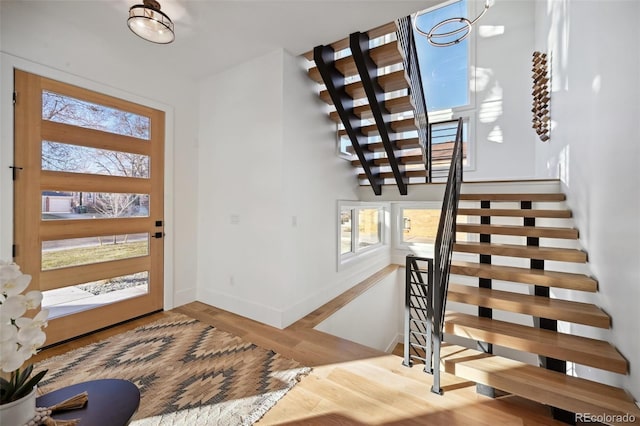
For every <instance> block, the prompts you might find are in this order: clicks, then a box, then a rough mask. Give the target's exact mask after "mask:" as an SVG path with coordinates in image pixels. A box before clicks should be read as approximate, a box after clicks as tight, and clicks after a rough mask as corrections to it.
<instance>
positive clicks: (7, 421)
mask: <svg viewBox="0 0 640 426" xmlns="http://www.w3.org/2000/svg"><path fill="white" fill-rule="evenodd" d="M36 389H37V388H36V387H34V388H33V390H32V391H31V393H29V395H26V396H23V397H22V398H20V399H18V400H16V401H12V402H9V403H7V404H2V405H0V425H2V426H23V425H25V424H27V423H28V422H29V420H31V419H33V416H35V414H36Z"/></svg>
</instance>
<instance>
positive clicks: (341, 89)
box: [304, 17, 640, 424]
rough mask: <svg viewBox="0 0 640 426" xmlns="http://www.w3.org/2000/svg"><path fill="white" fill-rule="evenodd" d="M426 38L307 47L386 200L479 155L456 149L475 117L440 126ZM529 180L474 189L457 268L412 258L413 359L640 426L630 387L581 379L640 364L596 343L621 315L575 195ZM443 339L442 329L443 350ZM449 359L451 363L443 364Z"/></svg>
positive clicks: (392, 32) (464, 205)
mask: <svg viewBox="0 0 640 426" xmlns="http://www.w3.org/2000/svg"><path fill="white" fill-rule="evenodd" d="M412 37H413V33H412V31H411V19H410V17H406V18H403V19H399V20H397V21H396V22H393V23H389V24H386V25H383V26H380V27H378V28H375V29H373V30H371V31H368V32H366V33H360V32H356V33H353V34H351V35H350V36H349V37H348V38H345V39H343V40H340V41H337V42H335V43H333V44H331V45H324V46H317V47H316V48H315V49H314V50H313V51H311V52H308V53H307V54H305V55H304V56H305V57H306V59H307V60H308V61H309V62H308V64H309V66H308V75H309V77H310V78H311V79H312V80H314V81H315V82H317V83H318V94H319V97H320V99H322V101H324V102H325V103H326V104H327V105H328V107H327V113H328V117H329V119H330V120H333V121H334V122H335V123H336V137H337V138H346V139H347V140H348V141H349V142H350V145H351V146H350V148H349V152H350V153H351V154H353V155H352V157H353V158H352V159H351V164H352V165H353V166H354V167H356V168H357V172H356V174H357V177H358V180H359V183H360V184H361V185H370V186H371V187H372V189H373V191H374V193H375V194H376V195H380V194H381V190H382V187H383V185H395V186H397V187H398V189H399V192H400V194H401V195H406V194H407V188H408V185H410V184H422V183H431V182H443V181H446V180H447V179H448V175H449V174H450V173H451V170H453V169H454V166H455V164H457V163H458V162H460V169H461V168H462V166H461V165H462V164H463V163H464V161H465V160H466V143H464V141H462V142H460V143H457V142H456V143H454V139H456V141H460V136H457V137H456V136H455V135H456V131H457V129H458V127H457V126H458V125H461V122H458V123H428V119H427V114H426V103H425V100H424V95H422V93H423V90H422V82H421V81H420V72H419V66H418V63H417V55H416V53H415V44H414V42H413V39H412ZM460 134H461V132H458V135H460ZM453 158H457V159H460V160H459V161H458V160H456V161H453ZM440 172H442V173H441V174H440ZM517 185H518V184H517V183H513V186H512V190H511V191H510V192H498V193H493V192H492V193H486V192H485V193H479V192H477V191H475V190H474V187H473V186H466V187H463V190H462V194H459V203H457V204H456V207H455V208H456V209H457V215H458V219H457V222H458V225H457V229H455V232H456V233H457V234H456V235H457V238H456V240H457V241H456V242H455V244H453V246H452V248H453V262H452V263H451V264H450V269H449V266H448V265H449V263H448V262H446V265H447V266H446V267H445V268H443V262H442V260H440V261H438V260H437V259H436V260H435V265H436V266H435V267H433V268H432V269H431V272H429V265H430V263H429V262H432V263H431V265H433V262H434V259H431V260H426V259H423V260H420V261H418V260H416V261H415V262H414V263H413V264H411V262H410V261H409V258H408V261H407V288H408V296H407V309H406V312H407V320H406V324H405V345H404V350H403V351H402V352H403V353H404V355H405V364H411V363H413V362H415V361H418V362H420V361H421V362H425V361H426V362H427V366H425V369H426V370H429V371H430V372H431V373H432V374H434V380H433V383H434V387H433V388H432V390H433V391H434V392H438V393H439V392H440V391H441V390H442V389H441V388H440V385H439V376H438V375H436V374H435V372H436V371H440V370H443V371H446V372H448V373H451V374H454V375H456V376H459V377H461V378H464V379H466V380H470V381H473V382H476V383H477V384H478V390H479V392H481V393H485V394H488V395H491V394H492V393H493V392H494V390H500V391H503V392H507V393H511V394H515V395H519V396H522V397H524V398H527V399H530V400H533V401H537V402H540V403H543V404H547V405H549V406H550V407H552V409H553V411H554V416H555V417H556V418H559V419H564V420H567V421H569V422H572V421H573V420H574V419H575V416H574V413H596V414H598V415H605V416H609V417H605V418H604V419H603V420H604V423H607V424H629V422H628V421H629V419H630V417H629V416H631V419H633V420H634V421H635V423H637V424H640V409H639V408H638V407H637V406H636V403H635V402H634V400H633V398H632V397H631V396H630V395H629V394H627V392H625V390H623V389H621V388H617V387H614V386H610V385H607V384H604V383H598V382H595V381H591V380H585V379H582V378H578V377H574V376H573V375H572V374H571V373H572V371H575V370H576V369H578V370H579V369H581V368H582V367H585V368H593V369H598V370H600V372H604V373H603V374H604V376H606V377H608V381H609V382H611V383H615V382H619V380H617V379H619V377H617V376H618V375H626V374H628V372H629V364H628V362H627V360H626V359H625V357H624V356H623V355H622V354H621V353H620V352H619V351H618V350H617V349H616V348H615V347H614V346H613V345H611V344H610V343H608V342H607V341H606V340H600V339H596V338H593V337H589V336H596V335H598V336H602V335H606V334H607V332H606V330H608V329H609V328H610V327H611V326H612V322H611V318H610V317H609V315H607V313H605V312H604V311H603V310H601V309H600V308H599V307H598V306H597V304H596V303H594V301H597V291H598V283H597V281H596V280H595V279H594V278H593V277H591V276H590V271H589V265H588V256H587V253H586V252H585V251H584V250H582V249H581V247H580V241H579V234H578V230H577V229H575V228H574V227H573V224H572V221H571V218H572V212H571V211H569V210H568V209H567V208H566V204H565V196H564V195H563V194H562V193H560V192H559V191H558V188H559V187H558V186H557V185H556V187H555V188H553V189H551V190H548V191H537V192H532V191H531V190H530V188H528V187H526V185H525V187H522V188H519V187H518V186H517ZM449 187H450V183H448V184H447V190H445V192H448V190H449ZM476 188H477V187H476ZM455 198H456V200H457V199H458V195H456V196H455ZM443 210H445V209H443ZM453 217H455V215H454V216H453ZM441 222H443V221H442V219H441ZM450 222H455V221H452V220H449V223H450ZM441 227H442V225H441ZM451 229H453V228H451ZM450 232H453V231H450ZM439 233H440V232H439ZM444 246H447V247H449V246H450V245H449V244H448V243H444V245H443V249H444ZM446 251H447V252H448V248H447V250H446ZM436 253H438V249H436ZM441 253H442V251H441ZM436 257H437V256H436ZM444 257H447V256H444ZM414 260H415V259H414ZM412 265H415V270H414V269H413V268H414V266H412ZM439 268H440V269H439ZM438 271H446V274H445V275H444V276H446V277H447V279H445V280H442V282H443V283H444V284H443V285H442V286H441V288H442V289H444V292H442V291H436V290H434V289H433V287H434V284H433V282H434V281H433V277H434V276H439V277H440V278H442V276H443V273H442V272H438ZM449 272H450V274H449ZM449 277H450V278H449ZM435 281H437V280H435ZM428 283H431V284H428ZM430 285H431V286H432V289H431V290H429V286H430ZM440 293H442V294H443V295H444V294H446V296H447V297H446V299H445V306H446V308H447V309H446V311H442V315H436V314H434V311H433V308H428V306H433V300H434V299H436V297H435V296H434V294H440ZM590 296H591V297H590ZM426 300H432V305H428V303H426ZM440 300H442V297H440ZM447 300H448V302H447ZM447 303H448V304H447ZM436 318H443V320H438V319H436ZM438 327H442V328H441V331H438V330H437V328H438ZM591 330H598V331H599V333H598V332H594V333H591V332H590V331H591ZM432 335H435V336H437V337H439V336H440V335H442V337H443V341H444V343H443V344H442V346H441V347H440V343H441V341H440V339H439V338H436V339H430V338H429V337H428V336H432ZM407 336H408V337H407ZM428 340H433V341H434V342H435V341H437V344H436V343H434V345H433V346H430V345H427V341H428ZM407 347H409V348H408V349H407ZM434 348H435V349H434ZM430 351H433V352H430ZM436 352H437V353H438V354H439V355H440V357H437V356H436V355H435V354H436ZM438 359H439V367H440V368H433V369H431V366H432V364H433V363H436V364H437V363H438ZM607 375H609V376H607ZM436 376H438V377H436ZM425 391H426V390H425ZM625 415H626V417H625Z"/></svg>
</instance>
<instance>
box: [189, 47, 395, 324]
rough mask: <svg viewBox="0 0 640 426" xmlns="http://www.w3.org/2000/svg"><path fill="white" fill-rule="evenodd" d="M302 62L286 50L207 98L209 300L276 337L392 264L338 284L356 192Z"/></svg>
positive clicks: (202, 160) (203, 195)
mask: <svg viewBox="0 0 640 426" xmlns="http://www.w3.org/2000/svg"><path fill="white" fill-rule="evenodd" d="M298 61H299V59H298V58H295V57H293V56H291V55H290V54H289V53H287V52H285V51H283V50H275V51H273V52H271V53H269V54H266V55H264V56H261V57H257V58H255V59H253V60H251V61H249V62H246V63H244V64H241V65H239V66H237V67H234V68H232V69H230V70H228V71H225V72H222V73H218V74H215V75H212V76H210V77H209V78H206V79H204V80H202V81H201V83H200V90H199V91H200V123H201V126H200V136H199V141H200V151H199V167H198V170H199V179H198V180H199V182H200V186H199V191H198V198H199V200H200V205H199V208H198V225H197V226H198V233H199V241H198V250H197V256H198V265H199V268H198V282H199V288H198V299H199V300H202V301H204V302H206V303H209V304H211V305H214V306H218V307H220V308H223V309H226V310H230V311H233V312H235V313H238V314H241V315H244V316H247V317H249V318H253V319H256V320H259V321H262V322H265V323H267V324H270V325H274V326H276V327H285V326H287V325H289V324H291V323H292V322H294V321H295V320H297V319H299V318H301V317H302V316H304V315H306V314H307V313H309V312H310V311H312V310H313V309H315V308H317V307H318V306H320V305H322V304H324V303H325V302H327V301H328V300H330V299H332V298H333V297H335V296H337V295H338V294H340V293H342V292H344V291H345V290H346V289H348V288H350V287H351V286H353V285H354V284H356V283H357V282H359V281H360V280H362V279H364V278H365V277H366V276H367V275H369V274H371V273H372V272H373V271H375V270H377V269H376V268H378V269H379V268H381V267H383V266H386V265H387V264H388V260H389V254H388V251H385V252H384V253H382V254H381V255H379V256H373V257H370V258H369V260H368V262H366V264H363V263H360V264H357V265H355V266H352V267H350V268H345V269H344V270H341V271H340V272H337V269H336V247H337V216H338V215H337V213H336V208H337V200H339V199H347V200H355V199H357V194H356V180H355V178H354V176H353V173H354V172H353V169H352V168H351V166H350V165H349V164H348V163H347V162H345V161H344V160H340V159H339V158H337V156H336V155H335V145H334V138H335V127H334V124H333V123H332V122H331V121H330V120H329V119H328V118H327V119H323V118H322V117H323V115H322V108H321V103H320V102H321V101H320V100H319V99H318V98H317V95H315V94H314V93H313V87H314V83H313V82H312V81H311V80H310V79H309V78H308V77H307V76H306V73H305V72H304V69H303V68H302V66H301V64H300V63H299V62H298Z"/></svg>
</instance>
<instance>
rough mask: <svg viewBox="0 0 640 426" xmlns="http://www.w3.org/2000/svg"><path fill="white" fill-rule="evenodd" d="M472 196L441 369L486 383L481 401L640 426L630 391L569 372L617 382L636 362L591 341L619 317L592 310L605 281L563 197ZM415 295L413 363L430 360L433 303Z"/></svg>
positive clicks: (456, 261)
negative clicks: (496, 398) (515, 398)
mask: <svg viewBox="0 0 640 426" xmlns="http://www.w3.org/2000/svg"><path fill="white" fill-rule="evenodd" d="M514 185H517V184H514ZM473 189H474V188H473V186H466V187H465V186H464V185H463V189H462V194H461V195H460V205H459V209H458V224H457V229H456V232H457V242H456V244H455V245H454V255H453V262H452V264H451V276H450V283H449V286H448V297H447V300H448V301H447V305H446V314H445V322H444V342H446V343H444V344H443V346H442V350H441V363H440V367H441V369H442V370H443V371H446V372H448V373H451V374H454V375H456V376H459V377H461V378H464V379H468V380H470V381H474V382H476V383H478V384H480V385H483V386H480V387H479V391H482V392H483V393H485V392H486V391H487V389H489V392H490V391H491V390H492V389H493V388H495V389H499V390H501V391H504V392H508V393H512V394H516V395H519V396H522V397H525V398H527V399H531V400H534V401H537V402H540V403H543V404H547V405H549V406H550V407H553V409H554V415H556V417H557V418H559V419H561V420H566V421H569V422H570V421H572V420H573V419H575V418H576V417H575V414H576V413H578V414H580V413H598V414H599V415H607V416H608V417H604V418H603V419H604V423H606V424H629V420H630V419H634V418H635V422H636V424H640V409H638V407H637V406H636V404H635V402H634V400H633V398H632V397H631V396H630V395H629V394H628V393H627V392H625V390H623V389H620V388H617V387H614V386H609V385H606V384H602V383H598V382H594V381H591V380H586V379H582V378H578V377H573V376H572V375H570V374H566V373H567V372H569V373H570V371H571V370H572V367H576V366H585V367H590V368H594V369H599V370H601V371H600V373H601V374H600V375H599V377H602V376H605V377H606V376H609V377H608V381H609V382H616V381H617V380H616V379H617V377H616V376H617V375H626V374H627V373H628V371H629V364H628V362H627V360H626V359H625V357H624V356H623V354H621V353H620V352H619V351H618V350H617V349H616V348H615V347H614V346H613V345H611V344H610V343H609V342H607V341H605V340H600V339H595V338H592V337H587V336H589V335H603V334H607V333H606V332H604V333H602V330H607V329H609V328H610V327H611V318H610V316H609V315H607V313H606V312H604V311H603V310H602V309H600V308H599V307H598V306H596V304H594V303H587V302H586V301H590V302H593V301H597V291H598V283H597V281H596V280H595V279H594V278H593V277H592V276H590V275H589V265H588V255H587V253H586V252H585V251H584V250H582V249H581V248H580V241H579V233H578V230H577V229H575V228H574V227H573V223H572V220H571V217H572V212H571V211H570V210H568V209H567V208H566V204H565V196H564V194H562V193H559V192H549V193H527V192H526V191H527V188H524V189H523V190H522V191H521V192H520V191H518V193H473V192H468V191H473ZM420 269H421V270H422V273H423V274H425V273H426V266H421V267H420ZM414 281H416V280H414ZM412 285H413V287H416V284H415V283H414V284H412ZM414 293H417V294H418V296H417V297H416V295H414V296H413V298H412V301H411V305H412V306H413V308H412V313H411V315H412V317H413V318H414V320H412V323H411V324H412V329H411V332H410V334H411V342H412V343H411V344H410V346H411V358H412V361H422V359H423V358H424V357H425V350H424V346H425V334H426V332H425V329H424V327H423V324H424V323H423V322H422V321H421V319H424V318H425V314H424V313H421V312H419V311H420V307H421V306H425V303H424V302H421V301H420V300H419V299H420V296H419V294H420V292H418V291H415V292H414ZM576 300H581V301H576ZM416 308H417V309H416ZM590 329H591V330H595V331H596V332H595V333H590V332H589V331H590ZM598 330H599V331H600V332H597V331H598ZM578 333H579V334H578ZM625 415H626V417H625ZM578 419H579V417H578Z"/></svg>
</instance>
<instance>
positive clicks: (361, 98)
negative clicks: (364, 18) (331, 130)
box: [304, 22, 429, 195]
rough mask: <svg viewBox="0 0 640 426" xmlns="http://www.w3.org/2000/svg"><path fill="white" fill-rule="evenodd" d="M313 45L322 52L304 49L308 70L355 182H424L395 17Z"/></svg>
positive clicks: (421, 145) (422, 140)
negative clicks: (344, 146) (343, 143)
mask: <svg viewBox="0 0 640 426" xmlns="http://www.w3.org/2000/svg"><path fill="white" fill-rule="evenodd" d="M356 35H357V37H355V36H356ZM362 46H364V47H363V48H361V47H362ZM318 48H321V49H322V51H323V52H325V54H324V55H320V53H318V55H319V56H318V57H314V52H313V51H310V52H307V53H306V54H305V55H304V57H305V58H306V59H307V60H309V61H310V63H309V68H308V75H309V78H311V79H312V80H313V81H315V82H317V83H318V93H319V97H320V99H322V100H323V101H324V102H325V103H326V104H327V105H328V106H327V111H328V115H329V118H330V119H331V120H332V121H334V122H335V123H336V125H337V134H336V137H337V138H339V139H343V140H345V141H348V143H347V145H350V146H349V147H348V148H347V153H348V154H351V155H352V162H351V163H352V165H353V167H354V168H355V169H356V173H355V175H356V177H357V179H358V181H359V183H360V184H361V185H371V186H372V188H373V190H374V192H375V193H376V194H377V195H379V193H380V186H381V185H383V184H390V183H394V184H396V185H397V186H398V188H399V190H400V193H401V194H406V185H407V184H411V183H424V182H427V180H428V176H429V171H428V169H427V152H426V136H425V135H426V133H424V132H425V131H426V130H425V129H423V130H422V132H423V135H422V136H420V132H419V126H420V120H418V119H417V118H416V113H415V110H416V109H415V108H416V107H415V98H413V97H412V88H411V84H410V79H409V78H408V76H407V73H406V71H405V61H406V58H405V57H404V56H403V53H402V49H401V47H400V46H399V42H398V26H397V24H396V22H390V23H388V24H385V25H382V26H380V27H377V28H374V29H372V30H370V31H367V32H366V33H363V34H360V33H354V34H352V35H351V36H350V37H347V38H345V39H342V40H339V41H337V42H335V43H332V44H331V45H329V46H319V47H318ZM318 48H316V49H318ZM319 57H322V58H323V59H322V62H323V63H322V64H318V63H317V61H318V60H319ZM325 58H328V59H327V60H325ZM325 62H326V63H325ZM323 70H324V71H323ZM323 74H324V75H323ZM416 95H417V94H416ZM420 96H423V95H422V94H421V93H420ZM423 103H424V101H423ZM422 126H423V127H424V123H423V125H422Z"/></svg>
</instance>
